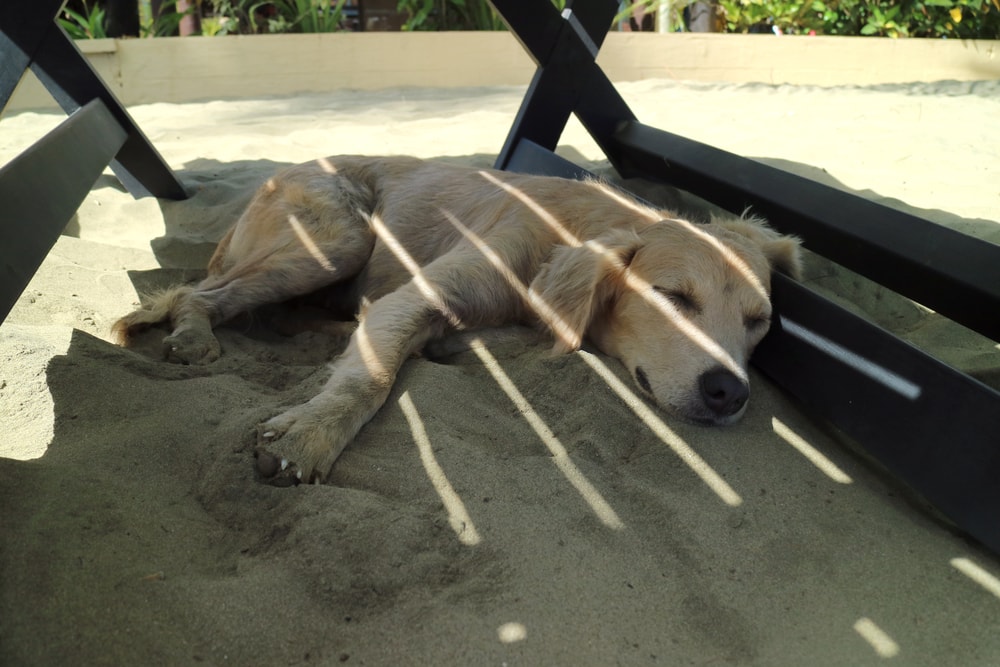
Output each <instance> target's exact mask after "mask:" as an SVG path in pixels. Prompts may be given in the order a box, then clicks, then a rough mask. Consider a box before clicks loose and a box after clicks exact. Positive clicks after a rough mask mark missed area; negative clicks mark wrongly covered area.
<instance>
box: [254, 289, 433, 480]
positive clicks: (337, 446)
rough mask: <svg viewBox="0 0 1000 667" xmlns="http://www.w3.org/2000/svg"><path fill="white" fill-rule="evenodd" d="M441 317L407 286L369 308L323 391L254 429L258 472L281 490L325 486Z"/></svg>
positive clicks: (335, 365)
mask: <svg viewBox="0 0 1000 667" xmlns="http://www.w3.org/2000/svg"><path fill="white" fill-rule="evenodd" d="M443 322H444V319H443V318H442V317H441V316H440V312H439V311H438V310H437V309H435V308H434V307H432V306H431V305H429V304H428V302H427V301H426V300H425V299H423V298H422V297H421V295H420V294H417V293H415V290H412V289H409V288H407V287H404V288H401V289H399V290H397V291H396V292H393V293H391V294H389V295H386V296H384V297H382V298H381V299H379V300H378V301H376V302H375V303H373V304H372V305H371V306H370V307H369V309H368V312H367V313H366V315H365V317H364V318H363V319H362V321H361V324H360V325H359V326H358V328H357V330H356V331H355V332H354V334H353V335H352V336H351V340H350V343H349V344H348V346H347V350H346V351H345V352H344V353H343V355H341V357H340V358H339V359H338V360H337V361H336V362H334V364H333V366H332V374H331V376H330V379H329V381H328V382H327V383H326V386H325V387H324V388H323V390H322V391H321V392H320V393H319V394H317V395H316V396H314V397H313V398H312V399H311V400H309V401H308V402H306V403H303V404H302V405H298V406H296V407H294V408H291V409H290V410H287V411H286V412H284V413H282V414H280V415H278V416H276V417H274V418H272V419H269V420H268V421H266V422H264V423H263V424H261V425H260V426H259V427H258V447H257V450H256V452H255V455H256V458H257V470H258V472H259V473H260V475H261V477H262V478H263V479H264V481H267V482H269V483H272V484H275V485H279V486H285V485H291V484H297V483H299V482H300V481H305V482H309V481H313V480H322V479H323V478H324V477H326V475H327V474H328V473H329V472H330V468H331V467H332V466H333V463H334V461H336V460H337V457H338V456H339V455H340V453H341V452H342V451H343V450H344V448H345V447H346V446H347V445H348V444H349V443H350V442H351V440H352V439H353V438H354V436H355V435H356V434H357V433H358V431H359V430H360V429H361V427H362V426H364V424H365V423H366V422H368V420H369V419H371V418H372V417H373V416H374V415H375V413H376V412H377V411H378V409H379V408H380V407H382V405H383V404H384V403H385V400H386V398H387V397H388V395H389V392H390V391H391V389H392V385H393V382H394V381H395V379H396V373H397V371H398V370H399V367H400V366H401V365H402V363H403V362H404V361H405V360H406V358H407V357H408V356H410V354H412V353H413V352H415V351H417V350H419V349H420V348H421V347H422V346H423V345H424V343H425V342H426V341H427V340H428V338H430V337H432V336H434V335H439V334H440V332H441V331H442V330H443V328H444V324H443Z"/></svg>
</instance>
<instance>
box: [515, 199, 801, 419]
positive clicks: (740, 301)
mask: <svg viewBox="0 0 1000 667" xmlns="http://www.w3.org/2000/svg"><path fill="white" fill-rule="evenodd" d="M799 264H800V256H799V244H798V241H797V240H796V239H795V238H793V237H788V236H782V235H780V234H778V233H776V232H774V231H773V230H771V229H769V228H768V227H766V226H765V225H764V224H763V223H762V222H761V221H757V220H752V219H732V220H713V222H712V223H710V224H707V225H694V224H691V223H689V222H686V221H683V220H676V219H673V220H665V221H662V222H660V223H656V224H653V225H649V226H647V227H645V228H643V229H641V230H639V231H622V230H615V231H611V232H608V233H607V234H604V235H602V236H601V237H598V238H596V239H593V240H591V241H589V242H587V243H585V244H583V245H582V246H579V247H569V246H560V247H557V248H556V249H555V250H554V251H553V253H552V255H551V257H550V258H549V261H548V262H547V263H546V264H545V266H543V267H542V270H541V271H540V272H539V274H538V275H537V276H536V278H535V280H534V281H533V282H532V285H531V295H532V300H533V305H534V307H535V310H536V312H538V313H539V315H540V317H541V318H542V319H543V320H544V321H546V323H547V324H548V325H549V326H550V327H551V328H552V330H553V331H554V333H555V334H556V350H557V351H570V350H573V349H576V348H578V347H579V346H580V344H581V342H582V339H583V338H584V336H586V337H587V338H589V339H590V340H591V341H592V342H593V343H594V344H595V345H596V346H597V347H598V349H600V350H601V351H602V352H604V353H605V354H609V355H611V356H614V357H616V358H618V359H619V360H621V362H622V363H623V364H624V365H625V367H626V368H627V369H628V371H629V373H630V374H631V375H632V377H633V378H634V379H635V382H636V384H638V385H639V387H640V388H641V389H642V391H643V393H645V394H646V395H648V396H650V397H652V398H653V399H654V400H655V401H656V402H657V403H659V404H660V405H661V406H662V407H663V408H665V409H666V410H668V411H669V412H672V413H674V414H676V415H678V416H680V417H682V418H684V419H686V420H689V421H693V422H697V423H702V424H718V425H721V424H730V423H733V422H735V421H736V420H738V419H739V418H740V417H741V416H742V414H743V412H744V410H745V408H746V405H747V399H748V398H749V396H750V389H749V382H748V376H747V361H748V359H749V357H750V353H751V352H752V351H753V348H754V347H755V346H756V345H757V343H759V342H760V340H761V338H763V337H764V334H765V333H767V330H768V328H769V326H770V322H771V303H770V286H771V281H770V276H771V271H772V269H778V270H781V271H784V272H786V273H789V274H791V275H793V276H795V275H797V274H798V272H799Z"/></svg>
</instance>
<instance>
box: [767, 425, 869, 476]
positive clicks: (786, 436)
mask: <svg viewBox="0 0 1000 667" xmlns="http://www.w3.org/2000/svg"><path fill="white" fill-rule="evenodd" d="M771 427H772V428H773V429H774V432H775V433H777V434H778V437H779V438H781V439H782V440H784V441H785V442H787V443H788V444H789V445H791V446H792V447H794V448H795V449H796V450H797V451H798V452H799V453H800V454H802V456H804V457H806V459H808V460H809V462H810V463H812V464H813V465H814V466H816V467H817V468H819V470H820V472H822V473H823V474H824V475H826V476H827V477H829V478H830V479H832V480H833V481H835V482H837V483H838V484H850V483H851V482H852V481H853V480H851V478H850V476H849V475H848V474H847V473H845V472H844V471H843V470H841V469H840V468H838V467H837V464H835V463H834V462H833V461H831V460H830V459H828V458H826V457H825V456H823V453H822V452H820V451H819V450H818V449H816V448H815V447H813V446H812V445H810V444H809V443H808V442H806V441H805V438H803V437H802V436H801V435H799V434H798V433H796V432H795V431H793V430H792V429H791V428H789V427H788V425H787V424H785V423H784V422H783V421H781V420H780V419H778V418H777V417H771Z"/></svg>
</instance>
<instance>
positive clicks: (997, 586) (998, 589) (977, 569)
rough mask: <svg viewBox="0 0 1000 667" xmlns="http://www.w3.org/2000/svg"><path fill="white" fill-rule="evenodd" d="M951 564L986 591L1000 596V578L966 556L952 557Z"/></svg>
mask: <svg viewBox="0 0 1000 667" xmlns="http://www.w3.org/2000/svg"><path fill="white" fill-rule="evenodd" d="M951 566H952V567H953V568H955V569H956V570H958V571H959V572H961V573H962V574H964V575H965V576H967V577H968V578H969V579H972V580H973V581H974V582H976V583H977V584H979V585H980V586H982V587H983V588H984V589H986V590H987V591H988V592H990V593H992V594H993V595H995V596H996V597H998V598H1000V579H998V578H996V577H995V576H993V575H992V574H990V573H989V572H987V571H986V570H985V569H983V568H982V567H981V566H979V565H976V564H975V563H973V562H972V561H971V560H969V559H968V558H952V559H951Z"/></svg>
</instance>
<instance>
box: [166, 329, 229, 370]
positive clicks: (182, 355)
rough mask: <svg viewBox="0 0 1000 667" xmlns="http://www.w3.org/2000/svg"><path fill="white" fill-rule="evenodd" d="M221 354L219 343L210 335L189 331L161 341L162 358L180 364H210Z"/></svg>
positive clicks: (179, 332) (177, 333)
mask: <svg viewBox="0 0 1000 667" xmlns="http://www.w3.org/2000/svg"><path fill="white" fill-rule="evenodd" d="M221 354H222V347H221V346H220V345H219V341H218V340H217V339H216V338H215V336H214V335H212V334H211V333H209V334H207V335H206V334H202V333H199V332H196V331H193V330H190V329H187V330H184V331H177V332H174V333H173V334H171V335H169V336H167V337H166V338H164V339H163V356H164V357H165V358H166V359H167V360H168V361H173V362H176V363H181V364H199V365H201V364H210V363H212V362H213V361H215V360H216V359H218V358H219V356H220V355H221Z"/></svg>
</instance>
